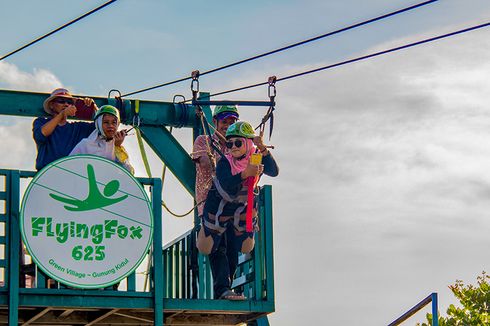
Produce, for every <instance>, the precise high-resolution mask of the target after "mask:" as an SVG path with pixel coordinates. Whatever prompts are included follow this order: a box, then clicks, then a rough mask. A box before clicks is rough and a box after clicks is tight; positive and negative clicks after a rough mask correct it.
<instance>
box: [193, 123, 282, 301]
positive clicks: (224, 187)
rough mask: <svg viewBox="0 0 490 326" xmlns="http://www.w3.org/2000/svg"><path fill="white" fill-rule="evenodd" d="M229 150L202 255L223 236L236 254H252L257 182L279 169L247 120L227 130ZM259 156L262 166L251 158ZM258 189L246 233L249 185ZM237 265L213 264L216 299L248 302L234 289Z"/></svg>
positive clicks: (200, 240)
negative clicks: (227, 236)
mask: <svg viewBox="0 0 490 326" xmlns="http://www.w3.org/2000/svg"><path fill="white" fill-rule="evenodd" d="M225 137H226V147H227V149H229V151H228V152H227V153H226V154H224V157H221V159H220V160H219V161H218V163H217V165H216V176H215V177H214V178H213V185H212V187H211V189H210V190H209V192H208V195H207V198H206V202H205V204H204V209H203V215H202V218H201V229H200V230H199V233H198V237H197V248H198V249H199V251H200V252H201V253H202V254H205V255H210V257H211V255H212V254H213V253H215V252H216V251H217V250H218V249H219V244H220V242H221V240H222V238H223V236H224V235H225V234H226V235H229V236H230V239H229V241H228V243H229V244H233V247H232V248H229V250H232V251H234V252H236V253H238V252H242V253H249V252H251V251H252V249H253V248H254V245H255V240H254V234H255V232H256V231H257V230H258V224H257V197H258V187H257V183H258V181H259V179H260V176H261V175H262V174H266V175H268V176H271V177H275V176H277V175H278V174H279V168H278V166H277V163H276V161H275V160H274V158H273V157H272V155H271V153H270V152H269V150H268V149H267V147H266V146H265V145H264V142H263V139H262V134H261V135H259V136H256V135H255V132H254V129H253V127H252V126H251V125H250V124H249V123H248V122H244V121H239V122H235V123H234V124H232V125H231V126H230V127H229V128H228V129H227V131H226V135H225ZM256 152H257V154H258V153H260V154H261V155H262V164H252V163H251V162H250V160H251V158H252V155H254V154H255V155H257V154H256ZM249 182H252V185H251V186H252V187H253V188H254V189H255V196H254V198H253V199H254V200H253V208H252V210H251V214H252V223H253V225H252V228H251V230H248V231H247V230H246V219H247V214H246V209H247V202H248V197H249V196H248V188H249V186H248V184H249ZM235 269H236V265H234V266H231V265H230V264H228V263H227V262H226V261H225V260H223V261H222V262H221V263H220V264H213V263H211V271H212V274H213V279H214V292H215V298H217V299H228V300H245V299H246V298H245V297H244V296H243V295H242V294H238V293H236V292H235V291H233V290H232V289H231V283H232V277H233V275H234V273H235Z"/></svg>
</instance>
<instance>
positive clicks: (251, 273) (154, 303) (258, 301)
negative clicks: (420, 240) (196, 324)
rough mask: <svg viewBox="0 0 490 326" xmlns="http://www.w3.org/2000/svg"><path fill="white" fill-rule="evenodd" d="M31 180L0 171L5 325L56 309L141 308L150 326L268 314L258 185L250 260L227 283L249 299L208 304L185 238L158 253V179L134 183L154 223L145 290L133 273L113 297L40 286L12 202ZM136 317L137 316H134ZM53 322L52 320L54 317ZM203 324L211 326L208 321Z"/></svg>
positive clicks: (265, 199) (0, 285)
mask: <svg viewBox="0 0 490 326" xmlns="http://www.w3.org/2000/svg"><path fill="white" fill-rule="evenodd" d="M34 175H35V173H34V172H31V171H19V170H2V169H0V312H1V309H8V324H9V325H17V324H18V322H19V321H20V320H19V314H20V313H22V309H23V308H26V307H28V308H29V309H32V308H36V309H45V310H42V311H40V313H42V312H44V311H45V312H47V311H49V309H58V308H57V307H63V309H67V311H70V309H72V310H76V309H77V308H93V307H95V308H99V309H101V310H102V311H103V312H104V311H107V312H106V313H107V314H109V313H111V312H114V311H117V310H118V309H129V308H130V309H132V311H137V310H138V309H141V311H143V313H148V311H152V312H153V313H152V316H151V318H150V319H149V320H151V321H152V322H153V323H154V325H163V323H164V320H165V323H169V324H172V322H173V321H175V322H178V320H177V318H178V317H179V316H185V312H189V313H192V314H194V315H196V314H198V313H199V312H202V313H203V314H204V315H205V316H207V318H211V317H209V316H210V315H212V314H215V315H219V314H223V312H226V311H227V312H228V313H227V314H225V316H227V317H226V318H228V319H226V320H227V321H229V323H235V324H238V323H239V322H247V321H250V320H255V319H256V318H259V317H261V316H264V315H266V314H268V313H271V312H273V311H274V277H273V275H274V270H273V242H272V241H273V238H272V231H273V230H272V188H271V187H270V186H264V187H263V189H262V191H261V195H260V208H259V225H260V232H258V233H257V238H256V245H255V249H254V251H253V253H252V254H251V255H242V256H240V260H239V268H238V273H237V275H236V279H235V280H234V283H233V286H234V287H242V289H243V290H244V293H245V294H246V295H247V297H248V298H249V300H246V301H241V302H231V301H227V300H212V295H213V293H212V279H211V273H210V270H209V266H208V261H207V258H206V257H205V256H201V255H199V256H198V259H197V261H198V265H197V268H196V267H194V266H193V269H191V268H190V267H191V264H190V255H191V253H192V248H193V247H194V243H193V242H192V241H191V240H192V239H191V233H190V232H188V233H186V234H184V235H183V236H182V237H180V238H178V239H176V240H174V241H172V242H171V243H169V244H168V245H166V246H165V248H163V245H162V231H161V230H162V219H161V216H162V211H161V189H162V188H161V180H160V179H149V178H138V180H139V181H140V182H141V184H142V185H144V186H145V189H149V191H150V193H151V197H150V198H151V202H152V208H153V214H154V216H155V217H158V218H155V221H154V233H153V245H152V248H151V253H152V255H149V257H150V261H151V266H150V269H149V275H148V277H149V284H150V287H149V290H145V288H144V287H143V285H142V283H143V282H142V281H141V279H142V278H141V277H137V276H136V275H135V274H134V273H133V274H132V275H130V276H129V277H128V278H127V279H126V280H123V281H122V282H121V286H119V289H118V290H117V291H116V290H112V289H109V288H108V289H105V290H103V291H101V290H81V289H72V288H67V287H66V286H64V285H63V284H59V283H56V282H54V283H53V281H48V280H47V279H46V277H44V274H43V273H42V272H41V271H40V270H38V269H37V267H36V266H35V265H33V264H31V265H29V264H25V263H24V262H23V258H24V253H23V252H22V243H21V238H20V231H19V208H20V200H21V193H22V192H23V189H25V187H26V186H27V184H28V182H29V179H30V178H32V177H33V176H34ZM2 203H3V205H2ZM2 207H3V210H2V209H1V208H2ZM145 266H146V264H145ZM26 274H33V275H35V283H34V284H33V286H32V287H30V288H27V287H25V285H24V280H25V275H26ZM194 275H195V277H194ZM193 277H194V278H195V279H197V285H196V282H194V283H193V281H192V278H193ZM138 280H139V281H138ZM193 284H194V287H195V288H194V289H193ZM4 311H5V310H4ZM19 311H20V312H19ZM115 314H116V315H117V314H118V313H117V312H116V313H115ZM135 314H136V312H135ZM61 315H63V314H61ZM119 315H122V313H119ZM173 315H175V316H177V317H173ZM138 316H140V317H141V313H140V315H138ZM0 317H1V316H0ZM55 317H56V318H59V315H56V316H55ZM33 318H34V317H33ZM53 318H54V317H53ZM172 318H173V319H172ZM209 320H210V322H211V323H212V319H209ZM263 321H265V322H266V321H267V320H266V319H263Z"/></svg>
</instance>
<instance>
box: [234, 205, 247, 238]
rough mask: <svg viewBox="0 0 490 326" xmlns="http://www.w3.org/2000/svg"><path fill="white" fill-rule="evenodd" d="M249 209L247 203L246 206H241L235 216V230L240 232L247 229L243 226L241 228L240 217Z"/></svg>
mask: <svg viewBox="0 0 490 326" xmlns="http://www.w3.org/2000/svg"><path fill="white" fill-rule="evenodd" d="M246 207H247V203H245V205H244V206H240V207H238V208H237V209H236V211H235V214H233V225H234V226H235V229H237V230H238V231H240V232H243V231H245V228H244V227H243V226H240V215H241V214H242V212H243V211H244V210H245V208H246Z"/></svg>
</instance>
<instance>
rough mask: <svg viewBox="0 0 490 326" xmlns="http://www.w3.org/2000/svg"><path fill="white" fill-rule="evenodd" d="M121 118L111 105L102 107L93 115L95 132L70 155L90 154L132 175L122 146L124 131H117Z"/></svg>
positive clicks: (83, 140)
mask: <svg viewBox="0 0 490 326" xmlns="http://www.w3.org/2000/svg"><path fill="white" fill-rule="evenodd" d="M120 121H121V118H120V117H119V111H118V110H117V109H116V108H115V107H114V106H112V105H103V106H101V107H100V109H99V110H98V111H97V112H96V113H95V115H94V123H95V130H94V131H93V132H92V133H91V134H90V135H89V136H88V137H87V138H84V139H82V140H81V141H80V142H79V143H78V144H77V145H76V146H75V148H74V149H73V150H72V151H71V152H70V155H77V154H92V155H97V156H101V157H105V158H106V159H108V160H111V161H114V162H116V163H117V164H119V165H121V166H122V167H124V168H125V169H126V170H128V171H129V172H131V174H134V168H133V166H132V165H131V164H130V162H129V155H128V153H127V152H126V149H125V148H124V147H123V146H122V143H123V141H124V138H125V137H126V131H124V130H121V131H118V128H119V124H120Z"/></svg>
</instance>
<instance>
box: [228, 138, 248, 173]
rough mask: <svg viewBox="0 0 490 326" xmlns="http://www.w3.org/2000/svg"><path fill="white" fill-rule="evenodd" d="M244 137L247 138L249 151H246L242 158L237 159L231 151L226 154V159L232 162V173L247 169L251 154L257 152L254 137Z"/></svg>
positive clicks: (246, 143)
mask: <svg viewBox="0 0 490 326" xmlns="http://www.w3.org/2000/svg"><path fill="white" fill-rule="evenodd" d="M243 139H244V140H245V146H247V152H246V153H245V157H244V158H242V159H241V160H237V159H236V158H234V157H233V156H232V155H231V153H227V154H225V157H226V159H227V160H228V162H230V166H231V174H232V175H235V174H238V173H240V172H242V171H243V170H245V168H246V167H247V165H248V161H249V159H250V156H251V155H252V154H253V153H254V152H255V145H254V142H253V141H252V139H248V138H243Z"/></svg>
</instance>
